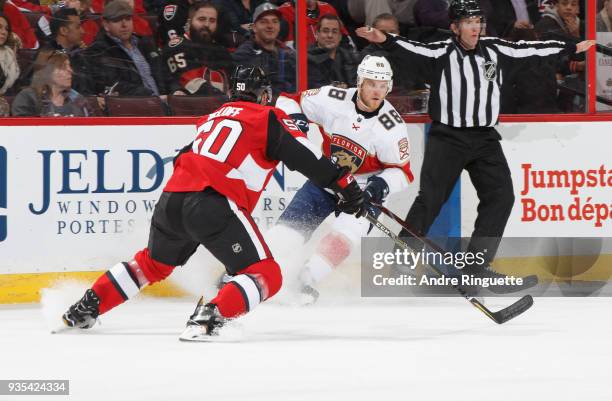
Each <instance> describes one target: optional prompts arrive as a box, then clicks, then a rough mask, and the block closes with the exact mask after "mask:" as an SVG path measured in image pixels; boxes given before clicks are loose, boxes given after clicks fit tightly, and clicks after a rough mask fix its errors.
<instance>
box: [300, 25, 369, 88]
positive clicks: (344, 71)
mask: <svg viewBox="0 0 612 401" xmlns="http://www.w3.org/2000/svg"><path fill="white" fill-rule="evenodd" d="M316 26H317V28H316V29H317V30H316V32H315V38H316V43H315V44H314V45H312V46H311V47H310V48H309V49H308V87H309V88H319V87H321V86H324V85H335V86H338V87H341V88H348V87H349V86H354V85H355V84H356V80H357V65H358V63H359V60H357V57H356V56H355V55H354V54H353V52H351V51H350V50H347V49H344V48H342V47H340V41H341V40H342V21H340V18H338V16H336V15H333V14H326V15H323V16H322V17H321V18H320V19H319V21H318V22H317V25H316Z"/></svg>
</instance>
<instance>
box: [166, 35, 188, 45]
mask: <svg viewBox="0 0 612 401" xmlns="http://www.w3.org/2000/svg"><path fill="white" fill-rule="evenodd" d="M183 40H184V38H183V37H181V36H174V37H172V39H170V41H169V42H168V46H169V47H176V46H178V45H180V44H181V43H183Z"/></svg>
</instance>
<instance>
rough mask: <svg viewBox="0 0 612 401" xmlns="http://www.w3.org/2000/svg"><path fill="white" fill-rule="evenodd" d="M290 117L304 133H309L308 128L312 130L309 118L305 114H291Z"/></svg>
mask: <svg viewBox="0 0 612 401" xmlns="http://www.w3.org/2000/svg"><path fill="white" fill-rule="evenodd" d="M289 117H291V118H292V119H293V122H294V123H295V125H297V127H298V128H299V129H300V131H302V132H303V133H305V134H307V133H308V128H310V124H309V123H308V118H306V115H305V114H304V113H293V114H289Z"/></svg>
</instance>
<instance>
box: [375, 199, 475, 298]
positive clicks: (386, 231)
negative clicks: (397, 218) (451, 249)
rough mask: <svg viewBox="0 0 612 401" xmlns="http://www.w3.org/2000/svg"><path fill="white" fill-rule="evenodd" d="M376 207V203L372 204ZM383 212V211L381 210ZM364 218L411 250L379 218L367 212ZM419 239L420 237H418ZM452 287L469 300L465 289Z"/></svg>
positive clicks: (438, 272) (434, 267)
mask: <svg viewBox="0 0 612 401" xmlns="http://www.w3.org/2000/svg"><path fill="white" fill-rule="evenodd" d="M374 206H376V207H378V205H374ZM383 213H384V212H383ZM365 218H366V219H367V220H368V221H369V222H370V223H371V224H372V225H374V226H375V227H376V228H378V229H379V230H380V231H382V232H383V233H385V234H386V235H387V236H388V237H389V238H391V239H392V240H393V242H395V243H396V244H397V246H399V247H400V248H402V249H408V250H411V249H412V248H410V246H408V244H407V243H406V242H404V241H403V240H402V239H401V238H400V237H399V236H398V235H397V234H395V233H394V232H393V231H391V230H390V229H389V227H387V226H385V225H384V224H383V223H381V222H380V220H378V219H377V218H375V217H374V216H372V215H370V214H367V215H366V216H365ZM419 239H420V238H419ZM428 266H429V267H431V268H432V269H433V270H434V271H435V272H436V273H437V274H439V275H441V276H443V275H444V272H443V271H442V270H440V269H439V268H438V267H437V266H433V265H428ZM452 287H453V288H454V289H456V290H457V291H458V292H459V294H461V296H462V297H464V298H465V299H467V300H468V301H469V300H470V297H469V296H468V295H467V293H466V291H465V290H464V289H463V288H461V287H460V286H458V285H452Z"/></svg>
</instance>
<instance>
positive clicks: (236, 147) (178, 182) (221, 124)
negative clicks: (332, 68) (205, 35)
mask: <svg viewBox="0 0 612 401" xmlns="http://www.w3.org/2000/svg"><path fill="white" fill-rule="evenodd" d="M273 119H274V120H275V121H271V120H273ZM279 125H280V127H279ZM270 127H272V128H270ZM275 127H276V131H274V128H275ZM278 128H281V129H282V131H284V132H285V134H284V135H291V136H292V137H294V138H295V139H297V141H298V142H299V143H300V144H304V145H305V146H306V147H302V146H300V147H301V148H302V149H301V151H302V152H308V149H309V148H308V145H307V144H306V143H307V139H306V137H305V135H304V134H303V133H302V132H301V131H300V130H299V128H298V127H297V126H296V125H295V124H294V123H293V120H291V118H290V117H289V116H287V115H286V114H285V113H284V112H283V111H282V110H280V109H277V108H274V107H271V106H262V105H259V104H256V103H250V102H231V103H226V104H224V105H223V106H221V107H220V108H219V109H217V110H216V111H215V112H214V113H212V114H209V115H207V116H204V117H202V118H201V119H200V120H199V121H198V124H197V136H196V138H195V140H194V141H193V143H192V145H191V148H189V149H188V148H185V149H183V151H184V153H182V154H180V155H179V156H178V158H177V160H176V163H175V166H174V173H173V174H172V177H170V180H169V181H168V184H166V187H165V188H164V191H166V192H197V191H202V190H204V189H205V188H207V187H212V188H214V189H215V190H216V191H217V192H219V193H221V194H223V195H225V196H226V197H227V198H229V199H230V200H232V201H234V202H235V203H236V204H237V205H238V206H239V207H241V208H244V209H246V210H248V211H249V212H252V211H253V208H254V207H255V205H256V204H257V201H258V200H259V197H260V195H261V191H262V190H263V189H264V188H265V187H266V185H267V183H268V181H269V180H270V177H271V176H272V173H273V172H274V168H275V167H276V165H277V164H278V163H279V160H273V159H272V158H271V157H269V156H268V155H269V154H270V152H269V149H270V148H277V147H278V146H282V145H281V144H280V142H281V141H279V140H278V139H277V138H276V139H275V135H274V133H275V132H276V133H277V132H278ZM270 141H275V142H278V144H277V143H269V142H270ZM305 142H306V143H305ZM311 145H312V144H311ZM307 148H308V149H307Z"/></svg>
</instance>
